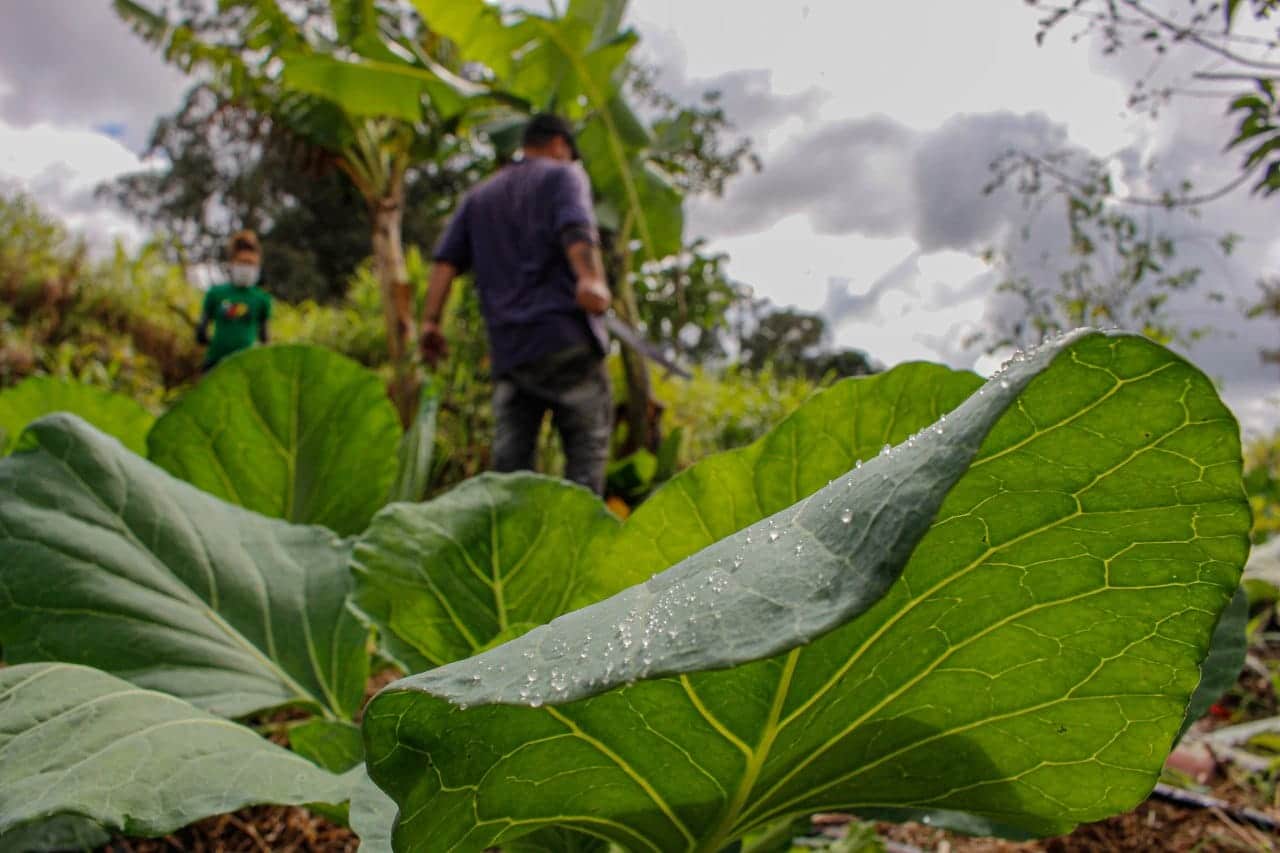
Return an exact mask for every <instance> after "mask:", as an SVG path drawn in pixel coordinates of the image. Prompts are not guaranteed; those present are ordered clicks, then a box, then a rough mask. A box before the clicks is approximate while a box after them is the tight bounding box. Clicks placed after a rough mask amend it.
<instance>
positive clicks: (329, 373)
mask: <svg viewBox="0 0 1280 853" xmlns="http://www.w3.org/2000/svg"><path fill="white" fill-rule="evenodd" d="M399 440H400V428H399V421H398V420H397V418H396V413H395V409H394V408H393V407H392V405H391V402H390V400H388V399H387V395H386V391H385V389H384V388H383V387H382V382H381V381H380V380H379V379H378V377H377V376H376V375H375V374H373V373H372V372H371V371H369V370H366V369H365V368H363V367H361V366H360V365H358V364H356V363H355V362H354V361H352V360H351V359H348V358H345V357H343V356H340V355H338V354H336V353H333V352H329V351H328V350H325V349H321V348H319V347H304V346H279V347H262V348H258V349H252V350H248V351H247V352H243V353H240V354H239V355H236V356H235V357H234V358H231V359H228V360H227V361H226V362H224V363H223V364H220V365H219V366H218V369H217V370H215V371H213V372H212V373H210V374H209V375H208V376H207V377H205V379H204V380H203V381H201V383H200V385H199V386H197V387H196V388H195V390H193V391H192V392H191V393H189V394H187V395H186V396H185V397H183V398H182V399H181V400H179V401H178V403H177V404H176V405H175V406H174V407H173V408H172V409H170V410H169V411H168V412H167V413H166V414H165V415H164V416H163V417H162V418H160V420H159V421H157V422H156V425H155V428H154V429H153V430H152V431H151V434H150V436H149V437H148V438H147V447H148V451H149V456H150V458H151V461H152V462H155V463H156V464H157V465H159V466H160V467H161V468H164V469H165V470H166V471H168V472H169V473H171V474H173V475H174V476H176V477H180V478H182V479H184V480H186V481H187V482H189V483H192V484H193V485H195V486H197V487H199V488H200V489H203V490H204V491H206V492H208V493H209V494H211V495H215V496H216V497H219V498H222V499H223V500H225V501H230V502H231V503H234V504H238V505H239V506H242V507H244V508H246V509H251V510H253V511H254V512H258V513H262V514H263V515H269V516H272V517H273V518H283V519H285V520H287V521H292V522H295V523H298V524H323V525H324V526H326V527H328V528H330V529H331V530H335V531H337V532H338V533H341V534H342V535H344V536H346V535H350V534H354V533H359V532H360V531H361V530H364V528H365V527H366V526H367V525H368V523H369V519H370V518H372V517H373V514H374V513H375V512H377V511H378V510H379V509H380V508H381V507H382V505H383V503H384V502H385V501H386V498H387V494H388V490H389V489H390V488H391V482H392V480H393V478H394V477H395V472H396V447H397V443H398V442H399Z"/></svg>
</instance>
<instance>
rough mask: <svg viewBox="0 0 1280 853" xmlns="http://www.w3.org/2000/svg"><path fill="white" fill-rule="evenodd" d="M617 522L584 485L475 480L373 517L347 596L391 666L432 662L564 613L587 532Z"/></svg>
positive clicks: (579, 581) (535, 479) (525, 478)
mask: <svg viewBox="0 0 1280 853" xmlns="http://www.w3.org/2000/svg"><path fill="white" fill-rule="evenodd" d="M616 527H617V520H616V519H615V518H614V517H613V516H612V515H611V514H610V513H609V511H608V510H606V509H605V508H604V505H603V504H601V503H600V500H599V499H598V498H596V497H595V496H594V495H592V494H591V493H590V492H588V491H587V490H586V489H582V488H578V487H575V486H570V485H567V484H565V483H562V482H560V481H558V480H552V479H550V478H546V477H539V476H536V475H532V474H524V475H516V476H503V475H497V474H483V475H481V476H479V477H475V478H473V479H471V480H468V481H467V482H466V483H464V484H462V485H461V486H459V487H458V488H456V489H454V490H453V491H451V492H448V493H447V494H445V495H444V496H442V497H439V498H436V499H435V500H433V501H431V502H429V503H425V504H392V505H391V506H389V507H387V508H386V509H385V510H383V511H382V512H381V513H379V514H378V515H377V517H375V518H374V520H373V524H371V525H370V527H369V530H368V532H366V533H365V535H364V536H363V537H361V538H360V540H359V541H358V542H357V543H356V547H355V550H354V553H353V554H352V559H351V566H352V569H353V570H354V572H355V576H356V592H355V595H354V596H353V601H354V603H355V605H356V606H357V607H358V608H359V609H360V611H361V612H362V613H364V614H366V615H367V616H368V618H369V619H370V621H372V623H373V624H374V625H376V626H377V627H378V629H379V634H380V636H381V638H382V642H383V647H384V652H385V653H386V654H387V655H388V656H389V657H390V658H392V659H393V660H394V661H395V662H396V664H397V665H398V666H399V667H400V668H401V669H403V670H405V671H407V672H416V671H418V670H422V669H427V668H429V667H433V666H439V665H440V664H443V663H448V662H449V661H453V660H457V659H459V658H464V657H467V656H469V655H473V654H475V653H476V652H478V651H480V650H481V649H483V648H485V647H486V646H488V645H489V644H491V643H492V642H493V641H494V640H495V639H509V638H511V637H514V636H517V635H519V634H522V633H524V632H525V631H528V630H529V629H530V628H533V627H536V626H538V625H541V624H543V623H544V622H548V621H550V620H551V619H554V618H555V617H556V616H559V615H560V614H562V613H565V612H566V611H568V610H569V605H570V602H572V601H574V600H575V599H576V598H577V597H578V596H580V595H581V594H582V590H583V588H584V586H585V578H584V576H585V575H586V573H587V572H588V571H590V570H591V569H590V568H589V567H588V566H587V564H586V563H585V562H584V560H583V556H584V553H585V551H586V546H587V543H588V541H589V539H590V537H591V535H592V534H593V533H594V532H595V531H598V530H603V531H605V532H607V533H611V532H613V530H614V528H616Z"/></svg>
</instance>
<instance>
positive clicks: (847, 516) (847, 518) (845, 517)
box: [840, 509, 853, 524]
mask: <svg viewBox="0 0 1280 853" xmlns="http://www.w3.org/2000/svg"><path fill="white" fill-rule="evenodd" d="M840 521H842V522H843V523H845V524H848V523H849V522H851V521H853V510H851V509H846V510H844V511H843V512H841V513H840Z"/></svg>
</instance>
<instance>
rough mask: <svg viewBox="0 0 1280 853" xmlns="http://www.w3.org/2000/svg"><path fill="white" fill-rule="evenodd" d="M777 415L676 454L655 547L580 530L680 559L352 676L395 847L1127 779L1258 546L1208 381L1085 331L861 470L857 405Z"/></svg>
mask: <svg viewBox="0 0 1280 853" xmlns="http://www.w3.org/2000/svg"><path fill="white" fill-rule="evenodd" d="M903 390H904V395H905V396H904V400H906V399H911V397H912V396H913V390H914V389H911V388H904V389H903ZM927 393H928V390H927V389H921V395H922V396H923V395H924V394H927ZM863 414H864V412H859V413H857V414H856V415H855V413H854V412H846V413H845V417H846V419H847V420H849V421H854V420H857V419H858V418H859V417H860V416H861V415H863ZM893 419H894V413H893V409H892V408H891V409H890V410H889V411H887V412H875V413H872V414H871V417H870V421H871V423H875V422H876V421H881V422H883V421H884V420H889V421H890V422H892V421H893ZM806 438H807V439H808V441H807V442H806V440H805V439H806ZM791 440H792V441H793V442H795V445H794V446H793V447H792V448H790V449H788V448H786V447H785V445H784V446H778V447H775V448H774V450H776V451H779V452H778V453H777V455H767V454H766V455H762V456H761V457H760V459H759V462H758V464H757V465H755V466H754V467H748V466H745V465H742V464H741V462H742V460H741V459H738V460H729V461H726V462H724V463H723V464H721V465H720V466H719V467H718V469H717V468H713V467H710V466H709V467H708V468H707V469H706V470H705V471H704V472H703V474H702V475H701V476H702V481H703V482H705V483H706V484H707V486H708V487H707V488H706V489H705V490H703V491H701V492H700V493H699V491H698V490H694V489H691V488H690V486H692V485H698V484H699V482H698V480H697V479H694V480H692V481H690V482H688V483H686V482H684V481H682V480H681V479H679V478H678V479H677V480H675V481H673V482H672V484H671V485H670V486H668V487H667V489H664V490H663V491H662V492H661V493H660V494H659V496H658V497H655V499H654V500H655V501H657V500H659V498H662V497H663V496H664V495H666V494H667V493H668V492H671V493H672V494H673V495H674V496H676V497H681V498H684V497H685V495H682V494H681V492H680V491H676V490H681V491H684V492H685V493H686V494H687V496H688V497H687V499H686V500H685V501H684V504H683V506H678V505H677V504H674V503H669V504H667V506H666V507H665V512H664V513H663V517H662V518H657V517H656V516H655V517H654V518H653V519H652V520H651V522H650V531H651V532H652V533H651V538H650V539H649V541H648V543H647V547H640V543H641V542H642V541H643V539H642V538H630V539H629V538H628V532H629V531H630V529H631V528H630V526H628V527H624V528H623V533H622V535H621V538H620V540H619V541H617V542H615V543H613V545H612V547H610V548H608V549H606V550H603V551H599V552H597V551H596V550H595V548H593V549H592V556H593V558H594V559H595V560H596V561H597V562H602V561H606V560H607V563H605V564H606V565H608V566H609V568H611V569H614V570H616V573H617V574H618V575H621V576H627V577H634V576H636V575H639V576H644V575H646V574H647V573H648V572H650V571H651V570H652V568H653V567H654V565H655V564H658V565H659V567H660V566H661V565H662V564H664V563H665V561H667V560H677V559H680V558H681V557H682V556H684V555H686V554H692V556H689V557H688V558H687V559H684V560H683V561H682V562H679V563H678V564H677V565H675V566H674V567H673V568H671V569H669V570H667V571H665V572H663V573H662V574H659V575H657V576H654V577H653V578H651V579H650V580H648V581H646V582H644V583H642V584H639V585H638V586H634V587H632V588H630V589H627V590H625V591H624V592H622V593H620V594H618V595H617V596H615V597H614V598H611V599H609V600H606V601H603V602H600V603H599V604H595V605H592V606H590V607H587V608H585V609H583V610H580V611H577V612H574V613H571V614H568V615H566V616H562V617H560V618H559V619H557V620H555V621H554V622H552V623H551V624H550V625H547V626H543V627H540V628H537V629H535V630H533V631H531V632H529V633H527V634H525V635H524V636H522V637H521V638H519V639H517V640H514V641H512V642H510V643H507V644H505V645H503V646H501V647H498V648H496V649H493V650H491V651H489V652H486V653H483V654H480V655H477V656H475V657H473V658H470V659H468V660H464V661H460V662H457V663H453V664H450V665H447V666H444V667H441V668H439V669H436V670H433V671H431V672H427V673H424V674H422V675H417V676H413V677H411V678H408V679H404V680H402V681H400V682H397V683H396V684H393V685H391V686H390V687H388V688H387V689H386V690H384V691H383V692H382V693H380V694H379V695H378V696H377V697H376V698H375V699H374V700H373V702H372V704H371V705H370V707H369V708H368V710H367V713H366V717H365V724H364V726H365V738H366V748H367V751H368V755H369V767H370V772H371V774H372V776H373V778H374V780H375V781H376V782H377V783H378V784H379V785H380V786H381V787H382V788H383V789H384V790H386V791H387V792H388V793H390V794H391V795H392V797H393V798H394V799H395V800H396V801H397V802H398V804H399V806H400V818H399V822H398V826H397V829H396V832H395V840H396V846H397V849H401V850H437V849H457V850H479V849H483V848H484V847H485V846H488V845H490V844H494V843H500V842H502V841H505V840H508V839H511V838H515V837H518V836H520V835H522V834H525V833H528V832H531V831H533V830H536V829H539V828H542V827H545V826H549V825H560V826H568V827H571V828H574V829H578V830H581V831H584V832H588V833H594V834H597V835H601V836H604V837H607V838H610V839H612V840H615V841H617V842H619V843H621V844H623V845H625V846H628V847H630V848H631V849H636V850H655V851H674V850H685V849H688V850H719V849H721V848H722V847H724V846H725V845H726V844H727V843H728V842H730V841H731V840H733V839H735V838H739V837H741V836H742V835H744V834H746V833H747V832H749V831H750V830H752V829H754V828H757V827H760V826H764V825H767V824H770V823H773V822H775V821H777V820H778V819H780V818H783V817H786V816H788V815H792V814H802V813H805V812H811V811H816V810H825V809H852V810H855V811H856V810H863V811H876V812H877V813H880V814H887V815H889V816H896V817H908V816H912V815H914V814H919V813H921V812H922V811H936V810H944V811H953V812H957V811H958V812H968V813H972V814H975V815H978V816H979V817H981V818H982V819H984V820H985V821H989V822H995V823H999V824H1002V825H1004V826H1008V827H1010V828H1012V829H1014V830H1019V831H1023V832H1028V833H1033V834H1042V835H1049V834H1057V833H1060V832H1064V831H1067V830H1069V829H1070V828H1071V827H1072V826H1073V825H1075V824H1076V823H1078V822H1080V821H1086V820H1093V819H1097V818H1101V817H1104V816H1106V815H1109V814H1113V813H1116V812H1119V811H1122V810H1125V809H1128V808H1130V807H1132V806H1133V805H1134V804H1136V803H1137V802H1139V801H1141V800H1142V799H1143V798H1144V797H1145V796H1146V794H1147V793H1148V792H1149V791H1150V789H1151V787H1152V785H1153V783H1154V781H1155V778H1156V775H1157V773H1158V772H1159V769H1160V767H1161V765H1162V764H1163V761H1164V758H1165V755H1166V754H1167V752H1168V749H1169V747H1170V744H1171V742H1172V740H1173V738H1174V735H1175V734H1176V732H1177V731H1178V728H1179V725H1180V724H1181V722H1182V719H1183V716H1184V713H1185V711H1186V708H1187V704H1188V700H1189V698H1190V696H1191V693H1192V691H1193V690H1194V689H1195V687H1196V684H1197V683H1198V681H1199V666H1200V664H1201V661H1202V660H1203V659H1204V657H1205V655H1206V653H1207V651H1208V648H1209V641H1210V636H1211V634H1212V632H1213V629H1214V625H1215V623H1216V622H1217V620H1218V615H1219V613H1220V612H1221V611H1222V609H1223V608H1224V607H1225V605H1226V603H1227V601H1228V600H1229V598H1230V597H1231V594H1232V593H1233V592H1234V590H1235V588H1236V586H1237V584H1238V579H1239V572H1240V567H1241V565H1242V564H1243V562H1244V559H1245V556H1246V553H1247V549H1248V541H1247V535H1248V528H1249V513H1248V508H1247V505H1246V503H1245V500H1244V496H1243V491H1242V489H1241V486H1240V449H1239V436H1238V431H1237V427H1236V424H1235V421H1234V419H1233V418H1232V417H1231V415H1230V413H1229V412H1228V411H1227V409H1226V408H1225V407H1224V406H1223V405H1222V404H1221V402H1220V401H1219V400H1218V398H1217V396H1216V394H1215V392H1214V390H1213V386H1212V384H1211V383H1210V382H1209V381H1208V380H1207V379H1206V378H1205V377H1204V376H1203V375H1202V374H1200V373H1199V372H1198V371H1196V370H1195V369H1194V368H1193V367H1191V366H1190V365H1188V364H1187V363H1186V362H1184V361H1182V360H1181V359H1179V358H1178V357H1176V356H1174V355H1173V354H1171V353H1169V352H1168V351H1167V350H1164V349H1162V348H1161V347H1159V346H1156V345H1155V344H1152V343H1150V342H1148V341H1145V340H1143V339H1140V338H1135V337H1129V336H1104V335H1099V334H1091V335H1079V334H1077V335H1072V336H1069V337H1067V338H1065V339H1063V340H1060V341H1058V342H1056V343H1055V344H1053V345H1051V346H1049V347H1046V348H1044V349H1042V350H1041V351H1039V352H1037V353H1036V354H1034V355H1032V356H1030V357H1025V358H1019V359H1016V360H1015V363H1013V364H1011V365H1010V367H1009V369H1008V370H1007V371H1006V372H1004V373H1003V374H1001V375H1000V376H998V377H996V378H995V379H993V380H992V381H991V382H989V383H987V384H986V385H985V386H983V387H982V388H981V389H979V391H978V393H976V394H974V395H973V396H971V397H970V398H969V399H968V400H966V401H965V402H964V403H963V404H962V405H960V406H959V408H957V409H956V410H954V411H953V412H952V413H951V414H949V415H948V416H947V417H946V419H945V420H939V422H938V423H937V424H936V425H935V427H934V428H932V429H930V430H927V431H925V432H923V433H921V434H920V435H918V436H916V437H914V438H910V439H908V440H907V441H906V442H904V443H902V444H900V445H899V446H898V447H896V448H894V449H893V450H891V451H888V452H885V453H883V454H882V455H880V456H877V457H876V458H874V459H872V460H870V461H868V462H866V463H865V464H863V465H861V466H860V467H857V466H849V465H848V463H849V462H850V461H851V460H850V459H849V455H848V450H849V448H851V447H852V446H853V445H854V442H852V441H849V440H848V432H847V425H846V426H845V428H841V427H840V426H839V425H836V426H835V428H833V429H830V430H810V431H806V432H804V433H801V432H799V431H797V432H796V433H794V434H793V435H792V437H791ZM833 461H838V462H839V463H840V464H841V465H842V466H843V467H845V468H848V467H852V468H853V470H848V471H846V472H844V473H838V470H839V469H833V468H832V467H830V466H831V465H832V464H833ZM735 463H736V464H735ZM833 475H834V482H832V483H831V484H830V485H826V486H823V485H822V484H823V483H825V482H827V479H830V478H833ZM815 490H816V491H815ZM806 495H808V497H806ZM672 500H674V498H672ZM781 501H795V503H792V504H791V505H787V504H785V503H783V504H781V505H782V506H783V507H784V508H783V509H782V510H781V511H777V510H776V507H777V506H778V502H781ZM677 509H678V510H679V511H677ZM759 513H772V515H770V516H769V517H768V518H766V519H765V520H763V521H759V522H756V523H754V524H752V525H751V526H750V527H748V528H746V529H745V530H742V531H739V532H737V533H733V534H732V535H730V536H728V538H721V537H722V536H724V533H725V531H726V529H728V530H732V529H734V528H735V526H738V525H739V524H740V522H741V521H742V520H746V521H751V520H753V519H752V516H756V515H757V514H759ZM630 536H632V537H641V533H640V532H639V529H637V532H635V533H631V534H630ZM717 540H719V541H717ZM601 547H603V546H601ZM658 548H661V549H663V551H664V552H663V553H662V554H661V556H660V557H658V556H654V554H653V551H655V550H657V549H658ZM699 549H703V550H699ZM596 573H597V574H602V573H603V568H601V569H600V570H598V571H597V572H596ZM899 575H900V577H899ZM886 589H887V593H886V592H885V591H886Z"/></svg>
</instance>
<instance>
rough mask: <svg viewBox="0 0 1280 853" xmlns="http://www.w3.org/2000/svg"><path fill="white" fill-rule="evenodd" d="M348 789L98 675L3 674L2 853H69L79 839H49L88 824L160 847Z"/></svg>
mask: <svg viewBox="0 0 1280 853" xmlns="http://www.w3.org/2000/svg"><path fill="white" fill-rule="evenodd" d="M348 786H349V783H347V782H346V780H344V779H342V778H340V777H338V776H335V775H333V774H331V773H327V772H325V771H323V770H320V769H319V768H317V767H315V766H313V765H312V764H310V763H309V762H307V761H306V760H305V759H303V758H300V757H299V756H296V755H294V754H293V753H291V752H289V751H288V750H285V749H281V748H280V747H278V746H276V745H275V744H273V743H271V742H270V741H268V740H265V739H264V738H262V737H259V736H258V735H257V734H255V733H254V732H253V731H251V730H250V729H247V728H245V727H244V726H240V725H237V724H235V723H232V722H230V721H228V720H225V719H222V718H221V717H216V716H213V715H212V714H209V713H206V712H204V711H201V710H199V709H197V708H195V707H193V706H192V705H190V704H188V703H186V702H183V701H182V700H180V699H175V698H174V697H172V696H168V695H166V694H164V693H156V692H152V691H149V690H140V689H139V688H137V687H136V686H134V685H132V684H129V683H128V682H125V681H122V680H120V679H118V678H115V677H113V676H110V675H107V674H106V673H103V672H99V671H98V670H95V669H90V668H88V667H82V666H70V665H67V664H27V665H24V666H14V667H9V668H7V669H0V849H4V850H15V849H18V845H19V844H21V845H22V846H23V847H28V848H29V846H30V845H33V844H34V845H43V844H44V843H47V842H48V841H54V840H59V839H60V840H61V841H62V842H63V843H67V841H68V839H69V838H75V837H77V836H76V835H71V836H68V835H66V834H64V833H62V832H58V833H52V830H54V829H58V828H60V827H62V828H68V827H69V828H70V829H72V830H74V831H77V832H78V829H79V828H80V827H85V826H89V825H90V824H89V823H88V822H87V821H86V820H85V819H86V818H88V819H90V820H92V821H96V822H97V823H98V824H99V825H100V826H102V827H106V828H108V829H111V830H114V831H117V832H123V833H126V834H129V835H163V834H165V833H167V832H171V831H172V830H174V829H177V828H178V827H181V826H185V825H186V824H188V823H191V822H192V821H195V820H199V819H200V818H204V817H208V816H210V815H215V814H221V813H223V812H230V811H235V810H236V809H239V808H242V807H244V806H247V805H252V804H255V803H283V804H298V805H301V804H304V803H308V802H315V801H324V800H341V799H345V797H346V793H347V788H348ZM49 818H54V819H55V821H56V822H55V823H54V824H52V826H51V825H50V824H47V823H44V821H46V820H47V819H49ZM79 837H83V836H79ZM89 837H90V838H95V837H96V838H101V836H100V835H96V836H95V835H90V836H89Z"/></svg>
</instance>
